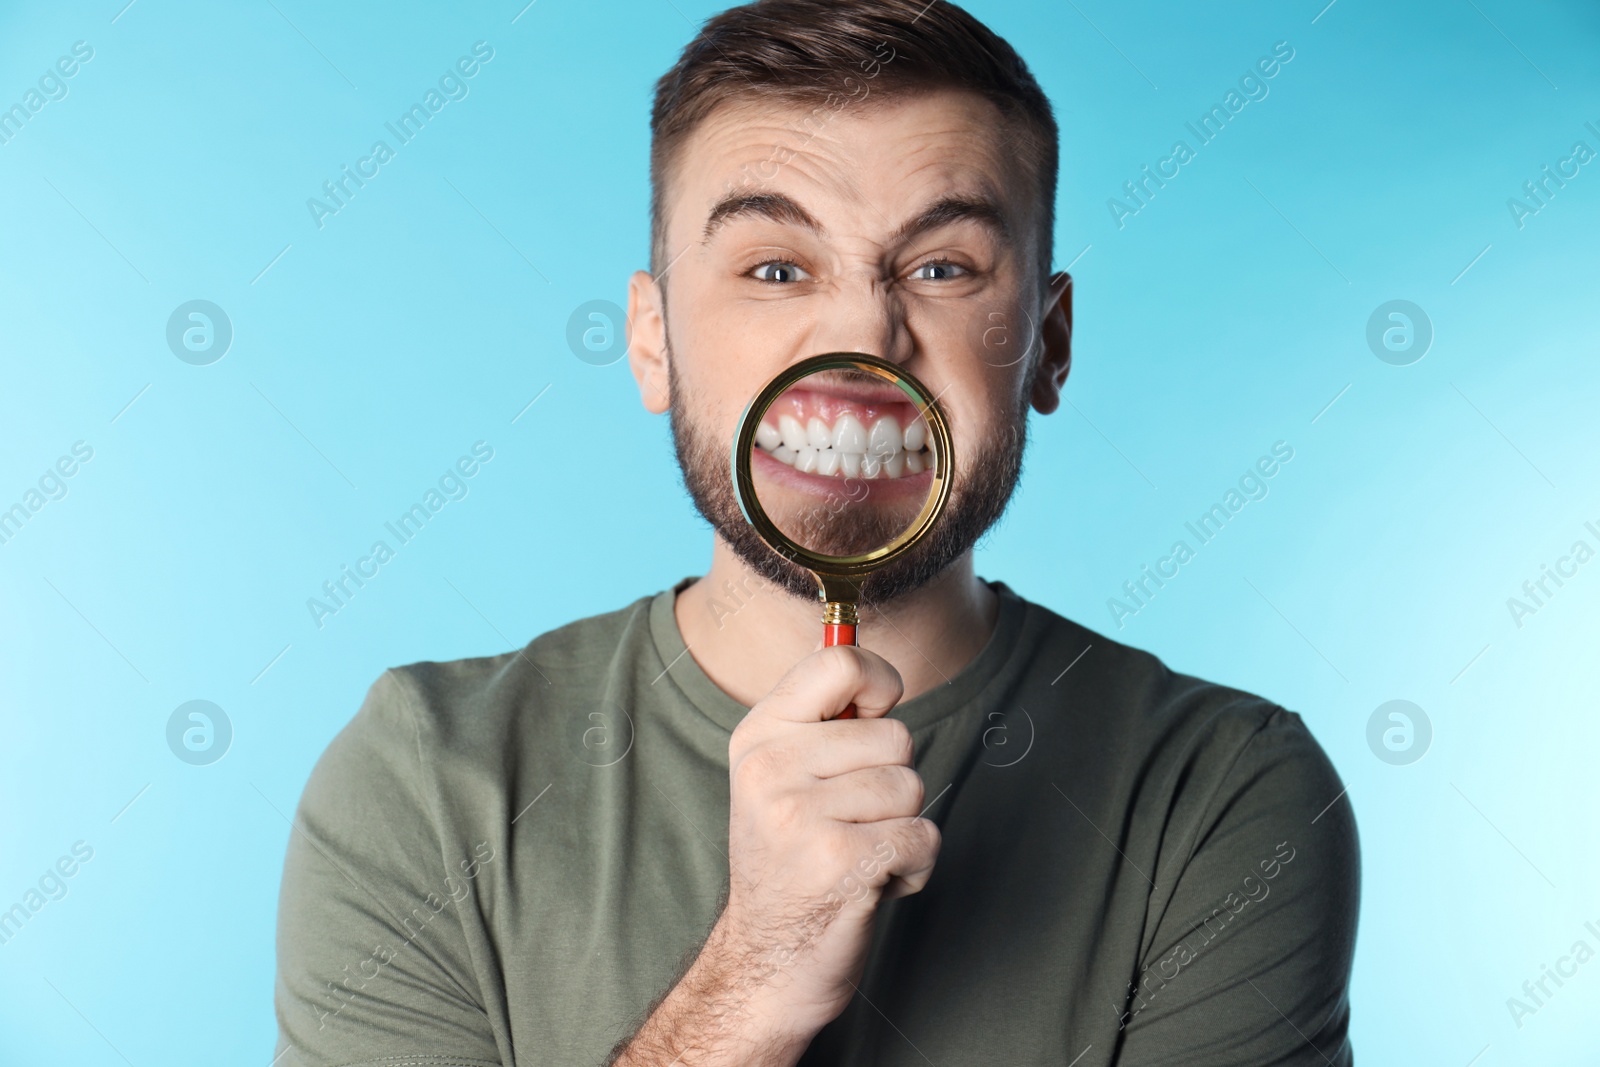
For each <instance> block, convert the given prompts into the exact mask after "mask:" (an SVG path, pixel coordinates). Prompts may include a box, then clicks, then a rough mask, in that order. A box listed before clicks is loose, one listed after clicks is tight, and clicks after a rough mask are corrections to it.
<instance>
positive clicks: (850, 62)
mask: <svg viewBox="0 0 1600 1067" xmlns="http://www.w3.org/2000/svg"><path fill="white" fill-rule="evenodd" d="M851 83H854V84H855V86H856V88H855V89H854V90H852V89H851V88H850V84H851ZM933 88H939V89H957V90H967V91H970V92H975V93H978V94H979V95H981V96H983V97H984V98H985V99H987V100H989V101H990V102H991V103H993V104H994V105H995V106H996V107H997V108H999V110H1000V113H1001V115H1002V117H1003V120H1004V121H1005V122H1006V124H1007V132H1008V133H1009V138H1008V139H1009V140H1013V141H1015V143H1016V145H1017V156H1018V159H1019V160H1020V161H1021V164H1022V166H1023V168H1024V169H1025V171H1026V173H1027V174H1028V175H1029V176H1030V177H1031V178H1032V179H1033V180H1034V188H1035V190H1036V191H1037V195H1038V197H1039V205H1038V206H1039V219H1040V231H1039V240H1040V244H1039V255H1040V272H1041V274H1047V273H1048V272H1049V269H1050V259H1051V252H1052V249H1051V245H1052V236H1053V231H1054V228H1055V196H1056V171H1057V166H1058V153H1059V149H1058V146H1057V140H1058V137H1059V133H1058V130H1057V128H1056V120H1055V115H1054V113H1053V112H1052V111H1051V108H1050V101H1049V99H1048V98H1047V97H1046V96H1045V95H1044V93H1043V91H1042V90H1040V88H1039V83H1038V82H1036V81H1035V80H1034V78H1033V75H1032V74H1031V73H1030V72H1029V71H1028V66H1027V64H1026V63H1024V62H1023V61H1022V57H1021V56H1019V55H1017V53H1016V51H1015V50H1014V49H1013V48H1012V47H1011V46H1010V45H1009V44H1007V43H1006V42H1005V41H1004V40H1002V39H1001V38H1000V37H998V36H997V35H996V34H995V33H994V32H993V31H991V30H990V29H989V28H988V27H987V26H985V25H984V24H983V23H981V22H979V21H978V20H977V19H975V18H973V17H972V16H971V15H970V14H968V13H967V12H966V11H964V10H963V9H961V8H959V7H957V6H956V5H954V4H951V3H947V2H946V0H931V2H929V0H755V2H753V3H748V4H745V5H743V6H741V7H735V8H730V9H728V10H727V11H724V12H722V13H721V14H719V15H716V16H715V17H713V18H711V19H709V20H707V21H706V23H705V25H704V26H702V27H701V29H700V33H699V34H698V35H697V36H696V37H695V39H694V40H693V41H691V42H690V43H689V44H688V46H687V47H685V48H684V50H683V54H682V55H681V56H680V57H679V58H678V62H677V63H676V64H675V65H674V66H673V68H672V69H671V70H669V71H667V73H666V74H664V75H662V77H661V80H660V81H658V82H657V83H656V95H655V106H654V108H653V109H652V111H651V116H650V135H651V143H650V236H651V240H650V267H651V271H652V272H653V273H655V274H658V275H659V274H660V273H661V272H662V271H663V270H664V269H665V268H666V267H667V266H668V264H669V263H670V261H671V256H670V255H669V254H668V251H667V248H666V200H667V179H668V176H669V175H670V173H671V168H672V166H673V164H674V163H675V162H676V160H677V156H678V153H679V151H680V149H681V148H682V146H683V143H684V141H685V140H686V139H687V138H688V136H689V134H690V133H692V132H693V131H694V130H695V128H696V127H698V126H699V125H700V123H702V122H703V121H705V119H706V117H707V116H708V115H710V114H711V112H712V111H713V110H714V109H715V108H716V107H717V106H718V105H720V104H723V103H727V102H729V101H732V100H737V99H740V98H751V97H753V98H757V99H760V98H773V99H778V100H782V101H786V102H790V103H814V102H817V101H824V102H825V106H836V105H834V104H833V101H834V99H835V98H837V97H841V96H843V97H847V98H854V97H856V96H860V97H861V98H862V99H863V100H865V99H866V98H867V96H868V95H872V96H878V97H879V98H883V97H892V96H895V95H900V94H904V93H906V92H907V91H916V90H919V89H933ZM837 106H842V105H837ZM821 110H823V108H821V107H819V108H817V109H816V111H821ZM816 111H814V112H813V114H816Z"/></svg>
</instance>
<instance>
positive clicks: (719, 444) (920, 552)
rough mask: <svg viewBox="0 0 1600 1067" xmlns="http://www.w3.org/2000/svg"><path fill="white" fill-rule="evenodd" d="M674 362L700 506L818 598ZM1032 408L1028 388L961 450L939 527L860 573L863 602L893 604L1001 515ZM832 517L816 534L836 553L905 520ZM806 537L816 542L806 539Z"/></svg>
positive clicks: (877, 538)
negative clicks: (752, 508)
mask: <svg viewBox="0 0 1600 1067" xmlns="http://www.w3.org/2000/svg"><path fill="white" fill-rule="evenodd" d="M673 363H674V361H673V360H672V358H671V354H670V352H669V353H668V357H667V392H668V403H669V408H668V418H669V419H670V421H671V425H672V443H673V447H674V449H675V450H676V452H677V456H678V466H679V468H680V469H681V470H682V471H683V482H684V487H685V488H687V489H688V491H689V496H690V498H691V499H692V500H693V501H694V506H695V509H696V510H697V511H699V512H700V515H701V517H702V518H704V519H705V520H706V522H708V523H710V524H711V528H712V529H713V530H715V531H716V532H717V535H718V536H719V537H721V538H722V540H723V541H725V542H726V543H727V544H728V546H729V547H730V548H732V549H733V551H734V552H735V554H737V555H738V557H739V559H740V560H741V561H742V562H743V563H744V564H745V565H746V566H747V567H749V568H750V569H751V570H752V571H754V572H755V573H756V574H757V575H758V576H760V577H761V578H763V579H765V580H766V581H768V582H770V583H772V584H773V585H776V586H778V587H779V588H781V589H783V590H784V591H785V592H787V593H789V594H790V595H792V596H794V597H797V598H799V599H801V600H806V601H811V602H813V603H814V602H816V601H817V600H818V589H817V579H816V576H815V575H813V574H812V573H811V572H810V571H808V570H806V569H805V568H804V567H801V566H799V565H798V564H796V563H794V562H793V561H791V560H789V559H788V558H786V557H785V556H782V555H780V554H779V553H778V552H776V551H775V550H773V549H772V548H771V547H769V546H768V545H767V543H766V542H765V541H763V540H762V539H761V535H760V534H758V533H756V530H755V527H753V526H751V525H750V523H749V522H748V521H746V519H745V517H744V513H743V511H742V510H741V509H740V507H739V498H738V496H737V494H736V492H735V490H734V486H733V476H732V474H731V472H730V470H729V462H728V456H729V451H730V448H731V446H732V442H731V441H723V440H720V439H719V438H717V437H715V436H714V435H713V434H711V433H709V432H708V431H706V429H705V427H704V426H702V425H701V424H700V423H699V422H697V421H696V420H695V419H694V418H693V417H692V416H691V415H690V414H689V413H688V411H687V408H686V406H685V404H684V403H683V400H684V393H683V390H682V389H681V388H680V384H679V382H678V379H677V375H676V374H675V372H674V371H673ZM1027 411H1028V404H1027V396H1026V393H1024V395H1023V397H1022V402H1021V403H1020V404H1019V405H1018V408H1017V410H1015V411H1014V412H1012V413H1011V417H1010V418H1008V419H1007V420H1006V422H1005V424H1004V425H1003V426H1002V427H1001V428H1000V429H999V430H998V431H997V432H996V433H995V434H993V435H991V436H990V437H988V438H987V439H986V440H983V441H981V442H979V443H978V447H977V449H976V450H975V451H974V453H973V454H972V457H971V459H970V461H969V462H967V463H965V464H964V465H963V464H960V463H959V460H960V458H961V457H960V455H959V454H957V456H956V457H955V459H956V460H957V461H958V462H957V466H956V469H955V470H954V471H953V473H952V477H951V487H950V498H949V500H948V501H946V503H945V508H944V511H943V512H942V513H941V514H940V515H939V518H938V519H937V520H935V522H934V524H933V526H932V527H931V528H929V530H928V531H927V533H926V534H924V535H923V537H922V539H921V540H919V541H918V542H917V543H916V544H915V545H913V546H912V547H911V548H910V549H909V550H907V551H906V552H904V553H903V554H901V555H900V556H897V557H896V558H895V559H893V560H891V561H890V562H889V563H887V564H885V565H884V566H882V567H879V568H878V569H877V570H875V571H873V572H872V573H870V574H867V575H864V576H862V577H860V578H858V579H857V587H858V588H859V590H860V593H861V602H862V603H863V604H864V605H877V604H887V603H891V602H893V601H894V600H896V599H898V598H900V597H902V596H905V595H906V594H908V593H910V592H912V591H913V590H916V589H920V588H921V587H922V586H924V585H926V584H928V583H929V582H931V581H933V580H934V579H935V578H937V577H938V576H939V575H941V574H942V573H944V571H945V570H946V569H947V568H948V567H949V566H950V565H951V564H952V563H955V562H956V561H957V560H959V559H960V558H961V557H962V556H964V555H966V553H967V552H969V551H970V550H971V549H972V547H973V545H975V544H977V542H978V539H979V538H980V537H982V536H983V535H984V534H985V533H986V532H988V530H989V528H990V527H992V526H993V525H994V524H995V523H996V522H997V521H999V519H1000V516H1001V515H1003V514H1004V513H1005V510H1006V505H1007V504H1009V503H1010V501H1011V494H1012V492H1013V490H1015V488H1016V485H1017V480H1018V479H1019V478H1020V477H1021V474H1022V454H1023V451H1024V450H1025V448H1026V446H1027ZM831 521H832V522H833V523H835V524H837V525H838V526H839V527H840V528H838V529H835V530H831V531H828V532H827V535H826V536H823V535H821V534H820V533H819V534H818V535H817V540H819V541H829V542H832V545H831V546H830V547H831V548H832V549H833V551H834V552H836V553H837V554H843V551H859V550H862V548H863V546H875V545H878V544H883V543H886V542H887V541H888V540H889V539H890V537H892V536H893V533H894V532H895V531H897V530H898V529H900V528H901V527H902V526H903V525H904V523H903V522H899V523H892V529H891V528H890V527H889V526H886V525H885V520H884V519H883V517H882V516H877V517H875V516H873V515H872V514H871V513H870V512H866V511H862V512H856V513H854V514H851V513H841V514H839V515H835V516H832V519H831ZM886 530H887V531H888V532H887V533H886V532H885V531H886ZM802 543H807V544H812V543H814V542H813V541H812V540H811V539H809V538H802ZM847 546H848V547H847ZM827 550H828V549H824V551H827Z"/></svg>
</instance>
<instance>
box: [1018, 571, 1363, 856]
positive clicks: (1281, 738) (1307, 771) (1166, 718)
mask: <svg viewBox="0 0 1600 1067" xmlns="http://www.w3.org/2000/svg"><path fill="white" fill-rule="evenodd" d="M1013 595H1015V594H1013ZM1024 603H1025V604H1026V607H1027V619H1026V622H1025V625H1026V626H1028V627H1030V628H1035V629H1036V630H1037V633H1038V644H1037V646H1035V647H1036V649H1037V652H1036V655H1037V656H1039V657H1040V658H1042V659H1044V660H1046V661H1047V662H1045V663H1043V664H1041V665H1040V666H1038V667H1036V668H1035V669H1034V670H1033V671H1032V675H1033V680H1032V687H1035V688H1042V689H1044V690H1046V691H1047V692H1048V693H1049V696H1048V697H1047V698H1046V699H1047V701H1048V703H1047V705H1046V706H1050V707H1052V708H1053V710H1054V711H1055V712H1056V714H1057V715H1059V716H1060V717H1061V718H1062V719H1063V720H1064V721H1065V722H1068V723H1071V724H1072V726H1073V728H1074V729H1073V731H1072V733H1073V734H1074V736H1075V739H1076V740H1077V741H1078V742H1080V743H1081V741H1082V740H1083V739H1084V738H1085V737H1089V738H1092V739H1093V744H1094V746H1095V747H1096V748H1098V749H1099V750H1100V756H1101V757H1102V758H1103V759H1104V760H1105V762H1106V763H1107V764H1110V765H1113V766H1115V767H1116V768H1117V771H1116V775H1117V777H1118V778H1119V779H1120V780H1121V782H1122V784H1123V785H1124V786H1126V788H1127V789H1128V790H1129V791H1130V793H1133V794H1138V795H1140V796H1142V798H1143V799H1144V800H1145V801H1147V802H1150V803H1152V804H1155V805H1159V806H1160V807H1161V808H1162V809H1164V811H1165V812H1166V813H1167V816H1168V817H1170V816H1171V815H1173V814H1175V813H1176V812H1177V811H1179V810H1183V811H1186V813H1187V814H1188V816H1189V817H1190V818H1191V819H1192V820H1194V822H1193V824H1192V825H1193V826H1194V828H1195V829H1196V830H1202V826H1203V825H1204V824H1205V823H1207V822H1210V821H1213V820H1215V819H1218V818H1220V817H1222V815H1223V814H1224V813H1225V812H1227V811H1228V810H1230V809H1237V808H1239V807H1240V806H1241V805H1248V806H1252V807H1259V808H1261V809H1262V810H1263V811H1275V812H1276V813H1277V814H1278V817H1280V818H1282V819H1285V820H1299V819H1300V817H1301V816H1304V822H1303V823H1302V825H1305V824H1308V823H1309V821H1310V820H1311V819H1312V818H1313V817H1315V816H1318V815H1319V814H1321V813H1322V811H1323V809H1324V808H1326V806H1327V805H1328V804H1329V803H1330V802H1331V801H1333V800H1334V799H1335V798H1336V797H1339V796H1341V795H1342V794H1343V791H1344V785H1343V783H1342V782H1341V781H1340V779H1339V775H1338V773H1337V772H1336V771H1335V769H1334V767H1333V764H1332V762H1331V761H1330V760H1329V759H1328V757H1327V754H1326V753H1325V752H1324V751H1323V748H1322V746H1321V745H1320V744H1319V743H1318V742H1317V739H1316V738H1315V737H1314V736H1313V735H1312V733H1311V730H1310V729H1309V728H1308V727H1307V725H1306V723H1305V721H1304V720H1303V719H1302V718H1301V716H1300V715H1299V714H1297V713H1296V712H1294V711H1292V710H1290V709H1288V708H1286V707H1284V706H1282V705H1281V704H1279V703H1277V702H1275V701H1273V700H1271V699H1269V698H1267V697H1265V696H1262V695H1259V694H1256V693H1252V692H1249V691H1246V690H1244V689H1240V688H1236V687H1234V686H1230V685H1225V684H1220V683H1217V682H1213V681H1209V680H1207V679H1204V678H1200V677H1196V676H1194V675H1191V674H1185V673H1182V672H1180V671H1175V670H1173V669H1172V668H1170V667H1169V666H1167V664H1166V663H1164V662H1163V661H1162V660H1161V659H1160V658H1159V657H1158V656H1156V655H1154V654H1152V653H1150V652H1147V651H1144V650H1142V649H1138V648H1134V647H1132V646H1130V645H1126V644H1123V643H1121V642H1119V641H1117V640H1115V639H1113V638H1110V637H1107V636H1106V635H1104V634H1102V633H1098V632H1096V631H1094V630H1090V629H1088V628H1087V627H1084V626H1082V625H1080V624H1078V623H1076V622H1073V621H1072V620H1070V619H1068V618H1066V617H1064V616H1062V615H1059V614H1057V613H1056V612H1054V611H1052V610H1050V609H1049V608H1047V607H1044V606H1043V605H1040V604H1037V603H1032V602H1028V601H1024ZM1077 657H1081V658H1077ZM1074 659H1075V662H1074ZM1069 663H1071V667H1070V669H1067V670H1064V669H1065V668H1067V667H1068V664H1069ZM1063 671H1064V673H1063ZM1341 807H1342V808H1343V809H1344V810H1345V812H1346V813H1347V812H1348V805H1341ZM1235 814H1237V811H1235ZM1346 817H1347V815H1337V816H1336V815H1335V814H1334V813H1329V816H1328V819H1325V820H1322V821H1324V822H1326V821H1329V820H1334V821H1342V820H1344V819H1345V818H1346ZM1350 831H1351V833H1352V834H1353V832H1354V827H1353V822H1352V823H1351V824H1350ZM1202 833H1203V830H1202Z"/></svg>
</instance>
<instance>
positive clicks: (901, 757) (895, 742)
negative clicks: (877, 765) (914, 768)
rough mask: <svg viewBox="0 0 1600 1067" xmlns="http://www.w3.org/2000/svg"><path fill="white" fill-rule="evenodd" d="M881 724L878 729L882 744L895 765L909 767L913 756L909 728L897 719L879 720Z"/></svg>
mask: <svg viewBox="0 0 1600 1067" xmlns="http://www.w3.org/2000/svg"><path fill="white" fill-rule="evenodd" d="M878 721H879V722H881V723H883V725H882V726H881V727H879V729H881V730H882V731H883V734H884V743H885V745H886V746H887V747H888V749H889V751H890V753H891V754H892V758H893V760H894V762H895V763H897V764H903V765H907V766H909V765H910V763H911V757H912V755H913V746H912V743H911V727H909V726H907V725H906V724H905V723H903V722H901V721H900V720H899V719H889V718H884V719H879V720H878Z"/></svg>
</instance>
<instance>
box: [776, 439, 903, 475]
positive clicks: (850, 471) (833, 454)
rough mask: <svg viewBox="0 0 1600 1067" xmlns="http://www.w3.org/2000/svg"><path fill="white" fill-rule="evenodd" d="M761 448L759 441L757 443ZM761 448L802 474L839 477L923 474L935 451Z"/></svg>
mask: <svg viewBox="0 0 1600 1067" xmlns="http://www.w3.org/2000/svg"><path fill="white" fill-rule="evenodd" d="M756 447H757V448H761V446H760V445H757V446H756ZM761 451H763V452H765V453H766V454H767V455H769V456H771V457H772V458H773V459H776V460H778V461H779V462H780V463H784V464H787V465H788V466H790V467H793V468H795V469H796V470H798V471H800V472H801V473H803V474H820V475H822V476H824V477H840V478H900V477H903V476H905V475H910V474H920V473H922V472H923V471H925V470H929V469H931V468H932V467H933V452H932V450H931V449H928V448H926V447H924V448H921V449H918V450H917V451H915V452H904V451H901V452H894V453H891V454H890V455H889V456H888V457H887V458H884V457H882V456H879V455H877V454H875V453H871V452H840V451H838V450H837V449H832V448H811V447H809V446H808V447H806V448H802V449H800V450H799V451H798V452H797V451H795V450H794V449H792V448H790V447H789V446H788V445H778V446H777V447H776V448H772V449H766V448H762V449H761Z"/></svg>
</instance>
